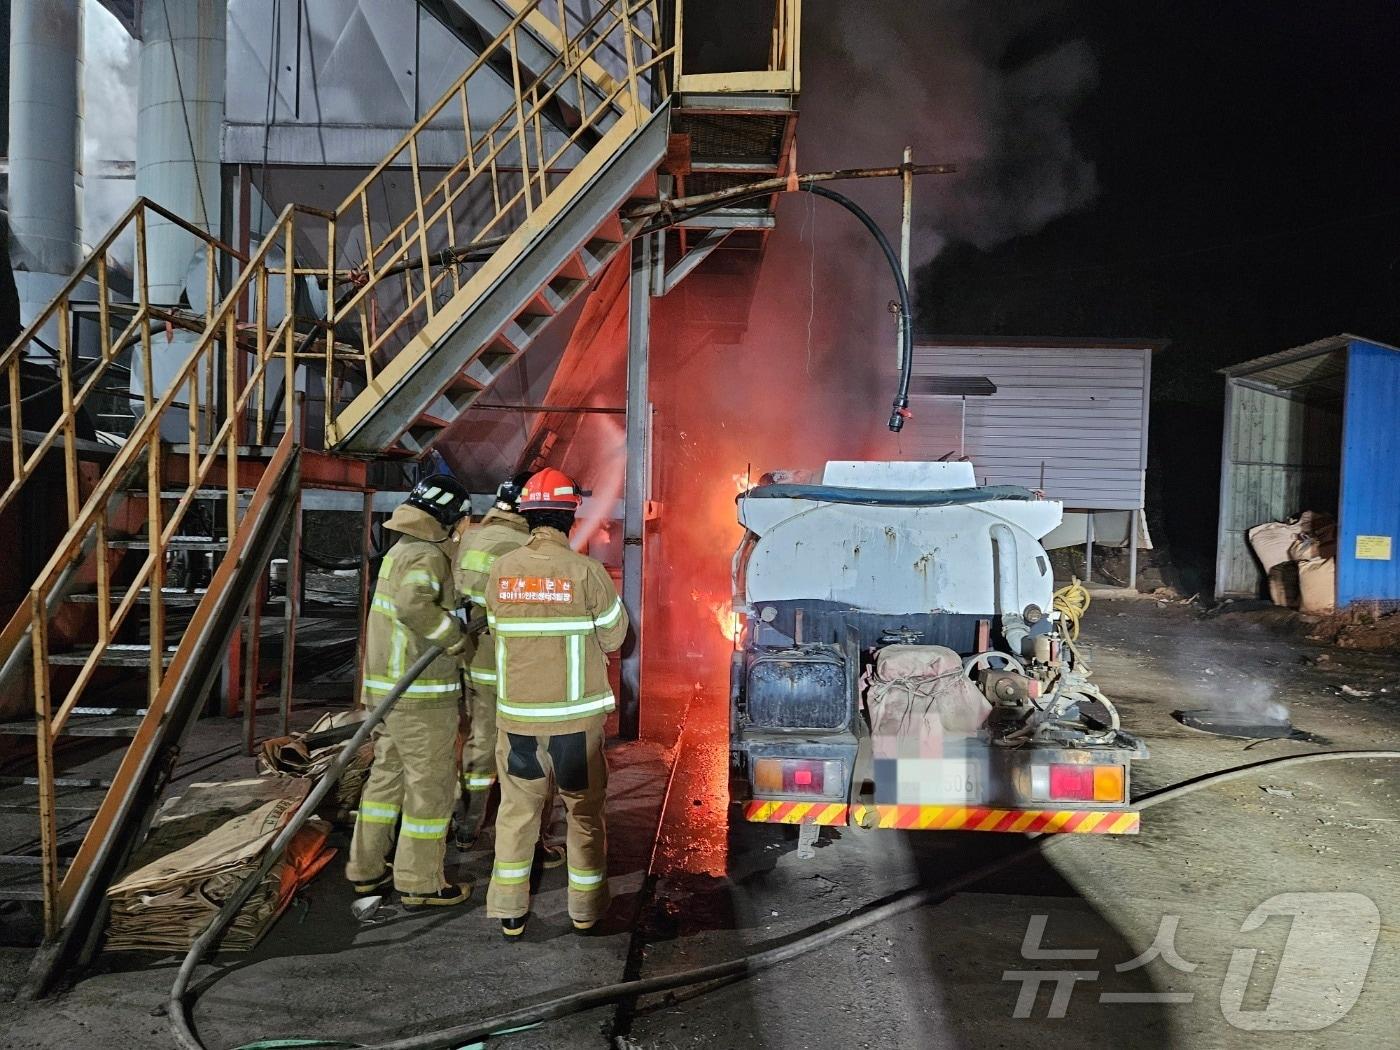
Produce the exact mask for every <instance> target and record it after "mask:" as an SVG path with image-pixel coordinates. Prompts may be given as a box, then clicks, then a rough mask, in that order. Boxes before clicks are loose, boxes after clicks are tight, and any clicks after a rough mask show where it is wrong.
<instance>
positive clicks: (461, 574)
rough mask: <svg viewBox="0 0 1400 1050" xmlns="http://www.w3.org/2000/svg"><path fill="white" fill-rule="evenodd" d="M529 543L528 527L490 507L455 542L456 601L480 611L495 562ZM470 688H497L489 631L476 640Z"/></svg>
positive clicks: (515, 516)
mask: <svg viewBox="0 0 1400 1050" xmlns="http://www.w3.org/2000/svg"><path fill="white" fill-rule="evenodd" d="M529 539H530V526H528V525H526V524H525V519H524V517H522V516H521V515H519V514H516V513H515V512H514V511H509V510H502V509H501V508H500V507H492V508H491V509H490V510H489V511H487V512H486V517H484V518H482V519H481V521H480V523H479V524H477V525H474V526H472V527H471V528H469V529H467V530H466V531H465V532H463V533H462V535H461V536H460V537H459V538H458V540H457V559H456V562H455V564H454V566H453V570H452V576H453V580H454V582H455V583H456V586H457V598H458V600H459V601H461V602H462V603H463V604H467V603H470V604H472V605H475V606H478V607H480V608H482V609H484V608H485V607H486V581H487V579H488V578H489V577H490V575H491V567H492V566H493V565H494V564H495V563H496V559H497V558H499V557H500V556H501V555H502V554H505V553H506V552H507V551H513V550H515V548H517V547H522V546H524V545H525V544H526V543H527V542H528V541H529ZM467 674H468V677H470V678H471V680H472V684H473V685H478V686H489V687H491V688H495V685H496V646H495V643H494V642H493V641H492V639H491V635H490V629H489V628H488V629H487V630H486V631H484V632H483V636H482V637H481V638H480V639H478V643H477V647H476V652H475V653H473V654H472V658H471V663H470V665H469V666H468V668H467Z"/></svg>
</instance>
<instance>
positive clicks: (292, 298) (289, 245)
mask: <svg viewBox="0 0 1400 1050" xmlns="http://www.w3.org/2000/svg"><path fill="white" fill-rule="evenodd" d="M295 214H296V213H295V212H293V213H291V214H289V215H288V216H287V236H286V248H285V249H284V252H285V255H286V261H285V278H286V279H285V282H284V284H283V286H282V287H283V301H284V308H285V310H286V315H285V320H286V328H287V331H286V349H285V351H284V355H285V357H284V360H285V362H286V363H285V364H284V366H283V367H284V368H285V369H286V372H285V374H284V376H283V379H282V405H283V410H284V413H285V416H284V426H285V427H286V429H287V430H288V431H290V430H291V429H292V427H293V425H294V424H293V422H292V409H293V405H292V400H293V399H292V392H293V390H295V389H296V380H297V359H296V338H297V326H296V321H295V320H294V319H295V317H296V309H297V286H296V221H295V218H294V216H295ZM258 440H259V441H261V440H262V435H258Z"/></svg>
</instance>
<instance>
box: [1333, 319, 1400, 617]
mask: <svg viewBox="0 0 1400 1050" xmlns="http://www.w3.org/2000/svg"><path fill="white" fill-rule="evenodd" d="M1345 404H1346V413H1345V423H1344V427H1343V432H1342V486H1341V488H1342V491H1341V514H1340V519H1341V521H1340V526H1341V527H1340V530H1339V534H1338V540H1337V604H1338V605H1339V606H1342V607H1345V606H1346V605H1349V604H1350V603H1352V602H1356V601H1370V600H1374V601H1382V602H1391V601H1397V600H1400V546H1397V543H1400V353H1397V352H1396V351H1395V350H1392V349H1390V348H1388V347H1383V346H1377V345H1375V344H1374V343H1368V342H1366V341H1364V340H1360V339H1356V340H1353V341H1352V343H1351V347H1350V350H1349V353H1348V360H1347V382H1346V402H1345Z"/></svg>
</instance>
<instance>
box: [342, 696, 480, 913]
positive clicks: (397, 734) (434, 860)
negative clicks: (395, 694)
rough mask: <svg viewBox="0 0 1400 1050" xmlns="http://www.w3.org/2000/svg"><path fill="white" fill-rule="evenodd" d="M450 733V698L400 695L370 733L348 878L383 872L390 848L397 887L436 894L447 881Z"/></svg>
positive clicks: (453, 727) (453, 776)
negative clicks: (368, 758) (369, 751)
mask: <svg viewBox="0 0 1400 1050" xmlns="http://www.w3.org/2000/svg"><path fill="white" fill-rule="evenodd" d="M456 739H457V700H456V699H455V698H454V699H451V700H414V701H400V702H399V704H398V706H396V707H395V708H394V710H393V711H391V712H389V715H388V717H387V718H385V719H384V722H383V723H382V724H381V725H380V726H379V727H378V728H377V729H376V730H375V731H374V765H373V766H372V767H370V771H369V780H368V781H367V782H366V783H365V790H364V794H363V795H362V796H361V797H360V810H359V815H358V818H357V819H356V821H355V835H354V838H353V839H352V840H351V842H350V861H349V863H348V864H346V866H345V875H346V878H348V879H349V880H350V881H351V882H373V881H374V880H375V879H377V878H379V877H380V876H381V875H383V874H384V866H385V864H386V863H387V860H388V856H389V851H390V849H393V850H394V888H395V889H397V890H398V891H399V892H400V893H435V892H436V891H437V890H440V889H441V888H442V887H443V886H444V885H446V884H447V879H446V877H445V876H444V873H443V867H442V862H443V856H444V853H445V852H446V839H447V824H448V820H449V819H450V818H451V816H452V807H453V805H454V804H455V803H456V801H457V768H456V767H457V763H456V755H455V744H456ZM395 825H399V827H398V834H397V846H395V839H396V836H395Z"/></svg>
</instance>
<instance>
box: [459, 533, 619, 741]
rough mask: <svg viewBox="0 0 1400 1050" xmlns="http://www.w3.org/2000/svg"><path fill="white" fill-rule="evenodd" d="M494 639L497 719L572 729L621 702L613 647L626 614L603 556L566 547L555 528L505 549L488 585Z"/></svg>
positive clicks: (514, 726) (522, 728) (524, 729)
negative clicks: (611, 671) (612, 667)
mask: <svg viewBox="0 0 1400 1050" xmlns="http://www.w3.org/2000/svg"><path fill="white" fill-rule="evenodd" d="M486 610H487V619H488V623H489V624H490V627H491V630H492V632H493V633H494V634H495V640H496V676H497V678H496V720H497V724H498V725H500V726H503V727H505V728H506V729H510V730H513V731H515V732H520V733H531V732H535V733H538V732H540V731H541V730H540V726H541V725H548V727H549V731H550V732H556V733H567V732H575V731H578V730H581V729H583V728H585V727H586V726H587V725H589V724H592V723H595V722H597V721H599V720H601V719H602V718H603V717H604V716H606V715H607V713H608V712H609V711H611V710H613V708H615V707H616V706H617V702H616V700H614V698H613V694H612V689H611V687H610V686H609V685H608V656H607V654H608V653H611V652H614V651H616V650H617V649H618V648H619V647H620V646H621V645H622V641H623V639H624V638H625V637H626V636H627V612H626V610H624V609H623V607H622V600H621V599H620V598H618V596H617V588H616V587H614V586H613V582H612V577H610V576H609V575H608V572H607V570H606V569H605V568H603V566H602V564H601V563H600V562H597V561H594V560H593V559H592V558H590V557H588V556H586V555H583V554H578V553H576V552H575V551H572V550H570V549H569V543H568V539H567V538H566V537H565V536H564V534H563V533H562V532H560V531H559V530H557V529H548V528H543V529H535V530H534V531H533V532H532V533H531V534H530V541H529V542H528V543H527V544H525V546H523V547H519V548H517V549H516V550H513V551H510V552H509V553H507V554H503V555H501V556H500V557H499V558H498V559H496V562H495V565H494V566H493V567H492V569H491V575H490V578H489V580H488V582H487V587H486Z"/></svg>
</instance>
